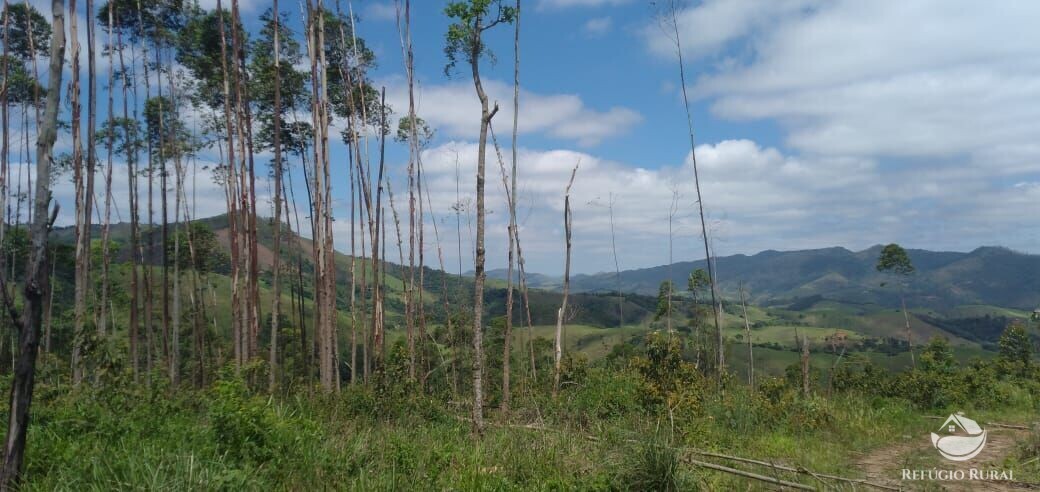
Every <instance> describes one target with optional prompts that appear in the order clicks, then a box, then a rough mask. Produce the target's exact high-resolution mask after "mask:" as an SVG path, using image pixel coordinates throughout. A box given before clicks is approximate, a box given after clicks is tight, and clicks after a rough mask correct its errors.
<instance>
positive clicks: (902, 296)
mask: <svg viewBox="0 0 1040 492" xmlns="http://www.w3.org/2000/svg"><path fill="white" fill-rule="evenodd" d="M875 268H876V269H877V271H879V272H881V273H886V274H888V275H890V276H891V277H892V278H893V280H895V282H896V284H897V287H898V288H899V302H900V303H901V305H902V307H903V320H904V321H905V322H906V346H907V347H908V348H909V349H910V363H911V364H912V365H913V367H914V368H916V367H917V360H916V359H915V358H914V344H913V339H912V335H911V332H910V313H909V312H908V311H907V310H906V293H905V289H906V286H905V285H904V282H905V280H906V279H907V278H909V277H910V275H913V273H914V264H913V262H911V261H910V255H908V254H907V253H906V250H905V249H903V247H902V246H900V245H898V244H895V243H892V244H889V245H887V246H885V247H884V248H882V249H881V254H880V255H878V261H877V265H875ZM882 285H884V284H882Z"/></svg>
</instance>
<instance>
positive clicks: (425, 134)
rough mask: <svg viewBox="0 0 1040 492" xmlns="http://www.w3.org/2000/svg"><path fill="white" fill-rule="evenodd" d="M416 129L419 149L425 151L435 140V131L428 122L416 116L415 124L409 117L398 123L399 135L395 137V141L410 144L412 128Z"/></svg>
mask: <svg viewBox="0 0 1040 492" xmlns="http://www.w3.org/2000/svg"><path fill="white" fill-rule="evenodd" d="M413 126H414V127H415V135H416V137H418V140H419V141H418V142H417V143H418V144H419V148H420V149H423V148H425V147H426V146H427V145H429V143H430V141H431V140H433V135H434V131H433V129H432V128H430V125H428V124H427V123H426V120H423V119H422V118H420V117H418V116H416V117H415V122H414V123H413V122H412V119H411V118H410V117H408V116H405V117H404V118H401V119H400V120H398V122H397V135H395V136H394V141H396V142H398V143H408V141H409V139H410V138H411V135H412V127H413Z"/></svg>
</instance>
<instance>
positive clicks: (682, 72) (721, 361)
mask: <svg viewBox="0 0 1040 492" xmlns="http://www.w3.org/2000/svg"><path fill="white" fill-rule="evenodd" d="M667 8H668V14H669V16H670V19H669V21H670V23H671V27H672V29H673V31H674V33H675V39H674V40H673V41H674V42H675V49H676V54H677V55H678V59H679V60H678V61H679V82H680V85H681V87H682V95H683V106H684V108H685V109H686V126H687V128H688V130H689V134H690V160H691V161H692V163H693V184H694V188H695V189H696V191H697V208H698V212H699V214H700V220H701V236H702V237H703V239H704V256H705V259H706V261H707V264H708V279H709V280H710V284H709V285H710V287H711V309H712V312H713V314H714V319H715V332H716V333H717V342H718V347H717V348H718V361H717V364H718V367H717V368H716V372H717V376H718V380H719V384H721V383H722V377H723V373H725V372H726V356H725V353H726V351H725V347H724V346H723V337H722V310H721V309H720V308H719V303H718V300H717V299H718V297H719V294H718V286H717V285H716V283H717V282H716V281H715V280H716V279H715V274H714V265H713V264H712V261H711V249H710V248H709V247H708V224H707V222H706V221H705V219H704V199H703V196H702V195H701V181H700V174H699V172H698V170H697V145H696V141H695V140H694V137H693V116H692V113H691V112H690V101H689V98H688V96H687V94H686V67H685V65H684V64H683V54H682V41H681V39H680V36H679V20H678V17H677V14H678V13H677V12H676V4H675V0H670V1H669V3H668V6H667Z"/></svg>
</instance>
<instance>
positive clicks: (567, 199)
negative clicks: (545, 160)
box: [553, 161, 581, 398]
mask: <svg viewBox="0 0 1040 492" xmlns="http://www.w3.org/2000/svg"><path fill="white" fill-rule="evenodd" d="M580 165H581V161H578V163H577V164H575V165H574V170H573V171H571V179H570V181H568V182H567V191H566V192H565V193H564V198H563V229H564V237H565V240H566V241H567V256H566V260H565V263H564V267H563V301H562V302H561V303H560V310H559V311H557V312H556V351H555V357H554V362H555V370H554V372H553V397H554V398H555V397H556V394H557V393H558V392H559V391H560V370H561V369H562V367H561V363H562V362H563V322H564V317H566V316H567V296H568V294H570V288H571V185H573V184H574V176H575V175H576V174H578V166H580Z"/></svg>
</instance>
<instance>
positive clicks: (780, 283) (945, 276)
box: [488, 246, 1040, 310]
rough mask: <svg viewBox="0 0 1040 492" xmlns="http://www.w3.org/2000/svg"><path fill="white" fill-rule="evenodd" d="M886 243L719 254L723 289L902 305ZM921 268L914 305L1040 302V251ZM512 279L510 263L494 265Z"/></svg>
mask: <svg viewBox="0 0 1040 492" xmlns="http://www.w3.org/2000/svg"><path fill="white" fill-rule="evenodd" d="M880 250H881V246H873V247H871V248H868V249H865V250H863V251H850V250H848V249H845V248H841V247H833V248H823V249H810V250H799V251H775V250H767V251H763V252H761V253H758V254H755V255H751V256H748V255H732V256H723V257H719V258H717V259H716V264H717V266H718V276H719V285H720V288H721V290H722V293H723V296H724V297H727V298H736V297H737V291H738V288H739V286H740V284H741V283H743V285H744V287H745V289H746V290H747V291H748V292H749V296H750V300H751V301H752V302H753V303H756V304H772V305H776V304H784V303H794V302H797V301H798V300H799V299H803V298H810V297H817V296H818V297H820V298H822V299H826V300H833V301H839V302H845V303H855V304H864V303H865V304H878V305H881V306H886V307H894V306H897V305H898V304H899V285H898V284H897V283H896V279H893V278H892V277H890V276H887V275H884V274H881V273H879V272H877V271H876V269H875V268H874V266H875V263H876V261H877V256H878V253H879V252H880ZM908 254H909V255H910V258H911V260H912V261H913V263H914V265H915V267H916V269H917V271H916V272H915V273H914V274H913V275H911V276H910V277H909V278H908V279H906V281H905V287H904V288H905V293H906V300H907V303H908V304H909V305H911V306H913V307H923V308H931V309H948V308H952V307H954V306H958V305H964V304H989V305H995V306H1003V307H1010V308H1015V309H1025V310H1033V309H1034V308H1036V307H1037V306H1038V305H1040V255H1031V254H1026V253H1020V252H1016V251H1012V250H1010V249H1007V248H1003V247H993V246H986V247H980V248H977V249H975V250H974V251H971V252H967V253H959V252H948V251H928V250H923V249H911V250H908ZM705 267H706V263H705V261H704V260H698V261H684V262H677V263H674V264H672V265H670V266H669V265H661V266H656V267H651V268H642V269H634V270H624V271H622V272H621V273H620V279H621V291H623V292H626V293H635V294H641V295H655V294H656V293H657V291H658V287H659V286H660V284H661V282H662V281H664V280H671V281H673V282H675V283H676V285H679V286H685V285H686V277H687V276H688V275H689V273H690V272H691V271H693V270H695V269H698V268H705ZM488 276H489V277H491V278H497V279H504V278H505V276H506V272H505V271H504V270H491V271H489V272H488ZM528 282H529V285H531V286H532V287H535V288H543V289H558V288H559V286H560V285H561V284H562V279H560V278H559V277H554V276H551V275H542V274H535V275H531V274H529V275H528ZM617 290H618V279H617V276H616V275H615V274H614V273H613V272H605V273H596V274H582V275H575V276H573V277H571V291H572V292H586V293H589V292H595V293H610V292H616V291H617Z"/></svg>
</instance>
